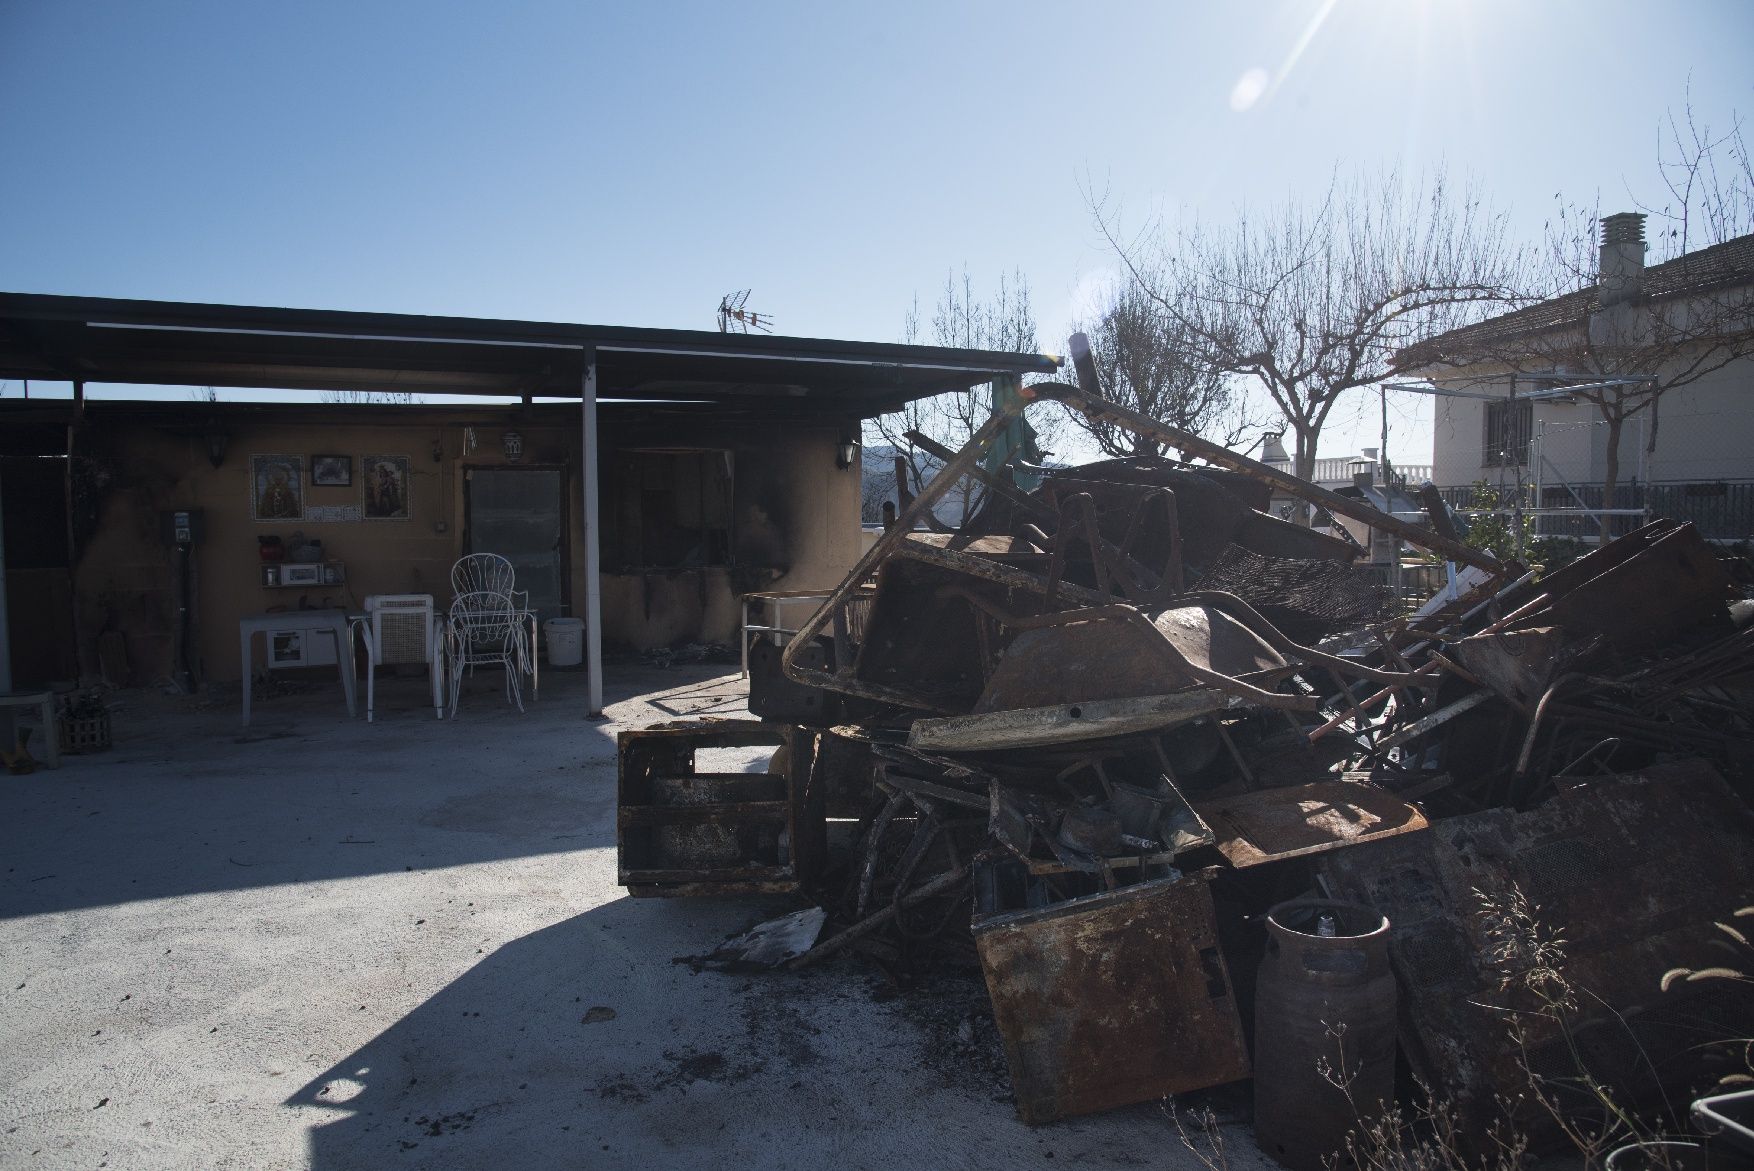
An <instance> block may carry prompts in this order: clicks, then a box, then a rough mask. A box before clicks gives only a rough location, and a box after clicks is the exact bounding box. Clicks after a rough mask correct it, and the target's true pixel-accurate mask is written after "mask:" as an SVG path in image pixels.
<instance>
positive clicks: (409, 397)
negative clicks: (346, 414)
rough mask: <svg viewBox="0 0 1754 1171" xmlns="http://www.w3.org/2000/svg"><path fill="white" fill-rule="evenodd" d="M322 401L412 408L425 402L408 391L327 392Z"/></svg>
mask: <svg viewBox="0 0 1754 1171" xmlns="http://www.w3.org/2000/svg"><path fill="white" fill-rule="evenodd" d="M322 401H324V402H326V403H394V404H396V405H398V406H411V405H413V404H415V403H418V402H421V401H423V400H422V399H421V397H420V396H419V395H417V394H415V393H413V392H412V391H406V390H325V391H324V392H323V400H322Z"/></svg>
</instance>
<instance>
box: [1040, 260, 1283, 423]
mask: <svg viewBox="0 0 1754 1171" xmlns="http://www.w3.org/2000/svg"><path fill="white" fill-rule="evenodd" d="M1185 317H1186V312H1185V311H1184V312H1180V313H1170V312H1167V311H1166V310H1165V309H1164V308H1163V306H1162V305H1160V304H1158V302H1157V301H1156V299H1155V298H1153V297H1152V296H1151V295H1150V294H1149V293H1147V292H1146V291H1145V290H1144V289H1143V288H1142V287H1140V286H1139V285H1138V284H1137V283H1136V282H1128V283H1127V284H1124V285H1122V286H1120V287H1119V288H1116V289H1114V290H1112V291H1111V293H1110V295H1109V297H1108V298H1107V305H1106V307H1105V308H1104V309H1103V310H1102V312H1101V315H1100V316H1099V317H1098V318H1097V320H1096V321H1095V322H1094V323H1090V324H1084V325H1081V326H1080V328H1081V329H1083V331H1084V333H1085V334H1086V336H1088V338H1089V339H1090V356H1091V359H1092V360H1093V361H1094V362H1095V363H1096V375H1097V379H1098V381H1099V382H1100V383H1101V386H1102V393H1103V395H1104V396H1105V397H1106V398H1108V400H1109V401H1110V402H1113V403H1116V404H1118V405H1120V406H1123V407H1127V408H1129V409H1131V410H1135V411H1138V412H1139V413H1140V414H1142V415H1145V416H1148V417H1149V418H1152V419H1157V420H1159V421H1161V422H1164V423H1168V424H1169V425H1170V426H1172V427H1176V428H1179V429H1180V430H1183V431H1190V432H1193V433H1194V434H1196V435H1199V436H1201V437H1203V438H1210V439H1213V440H1215V441H1216V442H1218V443H1222V444H1223V445H1224V446H1226V447H1235V446H1237V445H1238V444H1239V443H1240V442H1241V441H1242V438H1243V434H1244V432H1246V431H1248V430H1249V429H1251V428H1252V427H1254V426H1256V425H1257V424H1256V423H1254V422H1252V421H1251V420H1250V419H1249V418H1248V417H1247V414H1246V412H1245V410H1244V403H1243V396H1242V395H1241V394H1240V393H1239V392H1238V388H1237V386H1236V384H1235V381H1234V380H1233V379H1232V378H1231V377H1230V376H1229V375H1227V374H1225V373H1224V372H1223V371H1221V370H1219V369H1217V368H1216V367H1214V366H1212V365H1210V364H1209V363H1208V362H1207V361H1206V360H1205V357H1204V353H1203V350H1202V347H1200V345H1199V344H1198V342H1197V340H1196V339H1195V338H1193V337H1191V336H1189V332H1188V329H1187V326H1186V325H1185V324H1183V322H1184V320H1185ZM1072 418H1073V421H1074V422H1076V423H1077V424H1079V425H1080V426H1081V427H1082V428H1083V429H1084V430H1085V431H1087V432H1088V433H1089V434H1090V437H1091V438H1092V439H1094V440H1095V441H1096V444H1097V446H1098V447H1100V448H1101V449H1102V450H1103V451H1104V452H1105V453H1107V454H1108V455H1112V456H1136V455H1162V454H1163V449H1162V447H1161V445H1159V444H1158V443H1157V442H1155V441H1154V440H1152V439H1150V438H1147V437H1146V436H1143V435H1139V434H1136V433H1134V432H1133V431H1131V430H1129V429H1127V428H1125V427H1119V426H1117V425H1115V424H1114V423H1112V422H1109V421H1107V420H1105V419H1102V418H1092V417H1090V416H1087V415H1083V414H1078V413H1075V414H1073V416H1072Z"/></svg>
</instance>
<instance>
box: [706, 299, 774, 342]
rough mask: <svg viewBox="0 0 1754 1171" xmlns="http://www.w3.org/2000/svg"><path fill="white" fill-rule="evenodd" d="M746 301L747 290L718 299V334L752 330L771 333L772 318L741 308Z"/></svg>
mask: <svg viewBox="0 0 1754 1171" xmlns="http://www.w3.org/2000/svg"><path fill="white" fill-rule="evenodd" d="M748 300H749V290H748V289H740V290H738V291H737V292H735V293H726V294H725V295H724V296H723V297H720V298H719V332H720V333H748V332H749V331H750V330H752V329H759V330H760V331H761V332H762V333H772V332H773V318H772V316H770V315H769V314H766V313H757V312H756V311H755V310H753V309H745V308H744V307H743V306H744V304H745V303H747V302H748Z"/></svg>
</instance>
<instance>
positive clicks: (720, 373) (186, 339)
mask: <svg viewBox="0 0 1754 1171" xmlns="http://www.w3.org/2000/svg"><path fill="white" fill-rule="evenodd" d="M587 352H594V353H595V355H596V358H597V375H598V394H599V395H600V396H602V397H616V398H630V399H647V400H678V399H683V400H691V401H699V402H716V403H726V404H742V405H748V404H750V403H751V402H752V401H761V402H763V403H765V404H766V405H768V406H770V407H774V406H780V405H784V406H785V407H786V409H787V410H788V411H791V412H794V413H800V414H809V413H812V412H820V413H835V414H839V415H842V416H844V415H847V414H857V415H861V416H870V415H875V414H880V413H882V412H884V411H889V410H894V409H896V408H897V407H899V406H900V405H901V404H903V403H905V402H908V401H910V400H912V399H916V398H922V397H925V396H927V395H931V394H937V393H941V392H943V391H947V390H958V389H962V388H964V387H968V386H972V385H974V384H976V383H980V382H985V381H988V380H990V379H992V378H994V377H997V376H999V375H1002V374H1017V375H1022V374H1049V373H1052V372H1053V371H1054V370H1056V369H1057V367H1058V364H1057V361H1056V360H1055V359H1053V358H1050V357H1048V356H1046V355H1043V354H1015V353H999V352H994V351H987V350H957V349H944V348H940V347H936V346H911V345H894V344H889V343H882V342H851V341H836V340H830V339H824V338H792V337H774V336H769V335H763V334H724V333H712V332H707V331H695V330H675V329H641V328H634V327H627V326H601V325H575V324H568V323H563V322H542V321H512V320H498V319H489V318H465V317H429V316H420V315H414V314H400V313H353V312H340V311H335V310H324V309H285V308H269V307H261V306H245V305H205V304H188V303H183V302H174V301H137V300H121V299H115V298H105V297H58V296H46V295H41V294H28V293H0V377H5V378H29V379H45V380H63V381H72V380H83V381H86V382H93V383H123V384H130V383H131V384H143V385H161V386H185V385H186V386H224V387H235V388H273V389H285V390H360V391H378V392H391V393H396V392H411V393H415V394H478V395H495V396H506V397H514V398H516V397H522V396H525V395H530V396H534V397H568V398H573V397H577V396H578V395H579V393H580V386H581V376H582V371H583V367H584V355H585V354H586V353H587Z"/></svg>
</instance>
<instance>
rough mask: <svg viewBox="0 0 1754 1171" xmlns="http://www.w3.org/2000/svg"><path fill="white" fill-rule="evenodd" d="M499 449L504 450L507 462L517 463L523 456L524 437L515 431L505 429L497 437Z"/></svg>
mask: <svg viewBox="0 0 1754 1171" xmlns="http://www.w3.org/2000/svg"><path fill="white" fill-rule="evenodd" d="M499 444H500V449H501V450H502V451H504V452H505V458H506V462H507V463H514V464H515V463H517V462H518V461H519V460H521V459H523V458H524V437H523V436H522V435H519V434H518V433H517V432H516V431H507V432H506V433H505V434H504V435H501V436H500V437H499Z"/></svg>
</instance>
